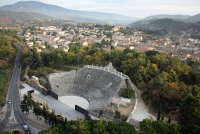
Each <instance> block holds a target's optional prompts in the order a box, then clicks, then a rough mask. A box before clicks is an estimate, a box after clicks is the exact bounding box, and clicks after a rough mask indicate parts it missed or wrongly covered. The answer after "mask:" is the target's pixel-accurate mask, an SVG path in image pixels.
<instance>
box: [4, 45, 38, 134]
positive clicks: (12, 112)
mask: <svg viewBox="0 0 200 134" xmlns="http://www.w3.org/2000/svg"><path fill="white" fill-rule="evenodd" d="M20 51H21V46H20V43H19V44H18V49H17V54H16V59H15V65H14V69H13V74H12V77H11V81H10V85H9V90H8V95H7V104H6V105H7V110H6V113H5V117H4V118H3V119H2V120H1V123H0V133H1V132H5V131H13V130H21V131H22V132H23V133H26V132H25V131H23V128H22V126H23V125H24V124H26V125H27V126H28V127H29V130H30V132H29V133H31V134H37V133H38V132H39V131H40V130H41V128H39V126H36V125H35V124H33V123H32V122H30V121H29V120H27V118H26V117H25V115H24V114H23V113H22V112H21V109H20V94H19V79H20V74H21V65H20V62H19V55H20ZM8 100H11V103H8Z"/></svg>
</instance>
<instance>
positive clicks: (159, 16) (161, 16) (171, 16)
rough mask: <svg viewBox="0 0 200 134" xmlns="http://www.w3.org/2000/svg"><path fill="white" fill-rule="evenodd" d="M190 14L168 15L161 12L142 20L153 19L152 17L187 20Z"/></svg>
mask: <svg viewBox="0 0 200 134" xmlns="http://www.w3.org/2000/svg"><path fill="white" fill-rule="evenodd" d="M189 17H190V16H189V15H168V14H161V15H152V16H148V17H146V18H144V19H142V20H152V19H165V18H168V19H173V20H186V19H188V18H189Z"/></svg>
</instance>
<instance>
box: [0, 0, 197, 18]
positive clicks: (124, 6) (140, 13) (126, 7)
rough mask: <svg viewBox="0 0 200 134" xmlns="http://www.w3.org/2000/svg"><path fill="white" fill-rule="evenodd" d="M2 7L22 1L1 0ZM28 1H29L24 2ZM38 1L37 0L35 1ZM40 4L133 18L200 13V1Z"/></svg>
mask: <svg viewBox="0 0 200 134" xmlns="http://www.w3.org/2000/svg"><path fill="white" fill-rule="evenodd" d="M0 1H1V2H0V6H3V5H7V4H14V3H16V2H18V1H20V0H0ZM23 1H27V0H23ZM34 1H36V0H34ZM37 1H40V2H44V3H48V4H54V5H58V6H62V7H65V8H68V9H74V10H82V11H98V12H107V13H116V14H122V15H127V16H132V17H139V18H143V17H147V16H150V15H157V14H171V15H175V14H184V15H196V14H199V13H200V0H37Z"/></svg>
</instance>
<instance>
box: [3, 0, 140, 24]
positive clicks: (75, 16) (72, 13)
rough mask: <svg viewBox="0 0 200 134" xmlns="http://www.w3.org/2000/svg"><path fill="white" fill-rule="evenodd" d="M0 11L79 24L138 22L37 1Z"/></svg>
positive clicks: (131, 18) (21, 2)
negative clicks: (41, 16)
mask: <svg viewBox="0 0 200 134" xmlns="http://www.w3.org/2000/svg"><path fill="white" fill-rule="evenodd" d="M0 10H8V11H14V12H35V13H41V14H44V15H50V16H52V17H56V18H59V19H66V20H72V21H80V22H95V23H97V22H101V23H109V24H116V23H118V24H130V23H132V22H134V21H136V20H139V19H138V18H133V17H129V16H124V15H118V14H112V13H100V12H87V11H77V10H70V9H66V8H63V7H59V6H56V5H50V4H45V3H42V2H37V1H20V2H17V3H15V4H13V5H6V6H2V7H0Z"/></svg>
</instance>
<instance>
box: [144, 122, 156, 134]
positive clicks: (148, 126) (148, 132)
mask: <svg viewBox="0 0 200 134" xmlns="http://www.w3.org/2000/svg"><path fill="white" fill-rule="evenodd" d="M153 133H155V130H154V128H153V126H152V122H151V120H150V119H144V120H143V121H142V122H140V134H153Z"/></svg>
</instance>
